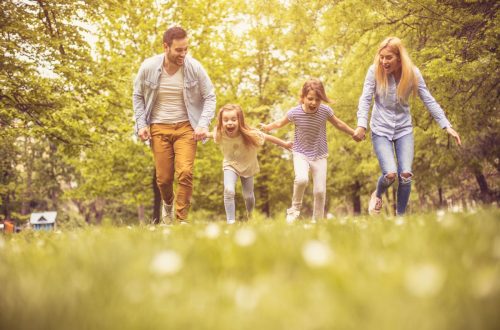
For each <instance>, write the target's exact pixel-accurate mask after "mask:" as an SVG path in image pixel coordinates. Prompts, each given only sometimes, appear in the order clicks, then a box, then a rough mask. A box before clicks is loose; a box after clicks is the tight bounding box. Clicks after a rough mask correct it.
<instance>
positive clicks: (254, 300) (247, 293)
mask: <svg viewBox="0 0 500 330" xmlns="http://www.w3.org/2000/svg"><path fill="white" fill-rule="evenodd" d="M260 296H261V294H260V292H259V291H258V290H257V289H255V288H252V287H250V286H239V287H238V288H237V289H236V292H235V294H234V301H235V303H236V306H238V307H239V308H241V309H246V310H252V309H255V307H256V306H257V304H258V303H259V300H260Z"/></svg>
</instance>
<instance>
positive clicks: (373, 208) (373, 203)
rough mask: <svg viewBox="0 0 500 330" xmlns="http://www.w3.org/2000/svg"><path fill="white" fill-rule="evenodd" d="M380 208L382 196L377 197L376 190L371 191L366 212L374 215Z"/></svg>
mask: <svg viewBox="0 0 500 330" xmlns="http://www.w3.org/2000/svg"><path fill="white" fill-rule="evenodd" d="M381 210H382V198H378V197H377V191H376V190H375V191H374V192H373V193H372V196H371V198H370V202H369V203H368V214H370V215H374V214H379V213H380V211H381Z"/></svg>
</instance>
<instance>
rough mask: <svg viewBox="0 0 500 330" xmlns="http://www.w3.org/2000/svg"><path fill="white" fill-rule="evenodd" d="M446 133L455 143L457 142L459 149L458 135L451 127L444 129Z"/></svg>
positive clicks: (460, 143) (460, 144) (460, 142)
mask: <svg viewBox="0 0 500 330" xmlns="http://www.w3.org/2000/svg"><path fill="white" fill-rule="evenodd" d="M446 132H448V134H450V135H451V136H453V137H454V138H455V141H457V144H458V145H459V146H460V147H461V146H462V141H461V140H460V135H458V133H457V132H456V131H455V130H454V129H453V128H451V127H446Z"/></svg>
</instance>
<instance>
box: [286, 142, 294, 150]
mask: <svg viewBox="0 0 500 330" xmlns="http://www.w3.org/2000/svg"><path fill="white" fill-rule="evenodd" d="M292 148H293V142H292V141H286V142H285V149H287V150H290V151H291V150H292Z"/></svg>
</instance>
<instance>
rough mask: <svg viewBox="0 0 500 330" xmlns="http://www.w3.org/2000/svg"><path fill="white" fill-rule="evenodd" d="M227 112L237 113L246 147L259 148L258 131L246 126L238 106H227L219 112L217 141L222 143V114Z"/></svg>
mask: <svg viewBox="0 0 500 330" xmlns="http://www.w3.org/2000/svg"><path fill="white" fill-rule="evenodd" d="M225 111H236V116H237V117H238V123H239V131H240V134H241V136H242V137H243V142H244V143H245V145H246V146H252V147H258V146H259V137H258V135H257V134H256V131H255V130H254V129H252V128H251V127H249V126H247V125H246V124H245V118H244V116H243V110H242V109H241V107H240V106H239V105H237V104H226V105H225V106H223V107H222V108H220V110H219V115H218V116H217V132H216V135H215V140H216V141H217V142H220V140H221V139H222V134H223V131H222V114H223V113H224V112H225Z"/></svg>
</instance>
